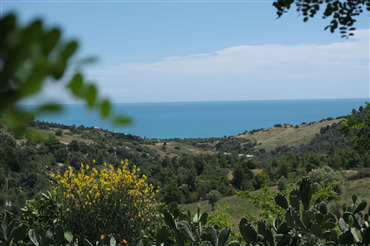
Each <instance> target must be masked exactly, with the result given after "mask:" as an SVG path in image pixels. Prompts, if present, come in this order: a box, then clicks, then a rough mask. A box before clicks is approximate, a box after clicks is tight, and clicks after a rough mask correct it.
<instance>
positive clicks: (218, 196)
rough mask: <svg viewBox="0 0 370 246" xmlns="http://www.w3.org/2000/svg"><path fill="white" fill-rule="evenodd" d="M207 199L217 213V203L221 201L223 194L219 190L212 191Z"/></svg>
mask: <svg viewBox="0 0 370 246" xmlns="http://www.w3.org/2000/svg"><path fill="white" fill-rule="evenodd" d="M207 199H208V201H209V204H211V205H212V211H215V203H216V202H218V201H219V200H220V199H221V193H220V192H218V191H217V190H211V191H210V192H209V193H208V194H207Z"/></svg>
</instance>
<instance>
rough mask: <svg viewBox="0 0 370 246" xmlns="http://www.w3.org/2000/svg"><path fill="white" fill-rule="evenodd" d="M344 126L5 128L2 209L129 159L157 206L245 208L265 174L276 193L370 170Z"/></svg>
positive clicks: (0, 130)
mask: <svg viewBox="0 0 370 246" xmlns="http://www.w3.org/2000/svg"><path fill="white" fill-rule="evenodd" d="M339 121H340V120H339V119H335V120H334V119H330V118H329V119H326V120H321V121H320V122H311V123H309V124H301V125H299V126H292V127H290V125H289V126H287V127H285V126H281V127H278V126H276V127H274V128H270V129H260V130H253V131H251V132H249V133H245V134H239V135H238V136H224V137H212V138H189V139H179V138H173V139H161V140H158V139H147V138H141V137H139V136H135V135H131V134H127V135H126V134H124V133H116V132H114V131H109V130H105V129H98V128H94V127H84V126H75V125H72V126H66V125H62V124H58V123H48V122H38V121H32V122H29V127H28V128H27V131H26V134H25V135H24V136H23V137H15V136H14V135H12V134H11V133H10V132H8V131H7V126H6V124H4V123H2V122H1V121H0V189H1V190H3V187H7V193H4V192H0V206H2V204H4V203H5V200H7V201H8V203H9V202H10V203H11V204H13V205H16V206H18V207H22V206H23V205H24V201H25V200H29V199H32V198H38V197H40V193H41V192H43V191H45V190H46V189H48V186H47V185H45V184H46V183H47V182H48V180H49V175H50V173H58V172H59V173H64V172H65V170H66V169H67V168H68V166H71V167H72V168H74V169H76V170H78V169H79V168H80V164H81V163H83V164H87V165H89V166H90V167H94V168H96V169H103V168H105V167H104V163H108V164H112V166H113V167H115V168H117V167H119V166H120V165H121V161H122V160H126V159H127V160H128V163H129V166H128V168H130V169H132V168H134V166H136V167H138V168H140V170H141V171H140V175H145V176H146V177H148V182H149V183H151V184H153V185H154V186H155V187H157V186H159V187H161V188H160V191H159V194H158V197H157V198H158V200H160V201H162V202H165V203H169V202H172V201H176V202H178V203H182V204H189V203H194V202H197V201H202V200H204V199H205V198H206V194H207V193H209V192H210V191H211V190H217V191H219V192H220V193H221V195H222V197H228V198H225V199H226V200H228V201H230V203H233V204H234V205H235V206H236V205H237V204H242V203H240V202H239V201H233V198H232V195H233V194H234V192H233V191H234V189H237V190H258V189H260V187H261V182H262V180H261V177H262V176H261V173H264V174H266V175H267V176H268V177H269V180H268V185H269V186H274V185H276V184H277V182H278V181H279V179H280V178H281V177H283V176H284V177H285V178H286V179H287V180H289V181H295V180H297V179H299V178H301V177H302V176H304V175H306V174H307V173H308V172H310V171H311V170H312V169H315V168H319V167H323V166H331V167H333V168H334V169H337V170H338V169H348V170H353V169H360V168H364V167H369V166H370V163H368V160H370V153H369V154H366V155H360V154H359V153H358V152H357V151H356V150H353V149H352V148H351V146H352V145H353V142H352V141H351V140H350V139H349V138H348V137H345V136H340V134H339V131H340V127H341V126H340V125H339V124H337V123H338V122H339ZM7 182H8V183H7ZM6 183H7V186H6V185H5V184H6ZM230 196H231V197H230ZM5 197H6V198H5ZM243 206H245V204H243ZM250 209H251V208H249V207H247V210H250ZM14 211H15V210H14ZM235 211H238V209H236V210H235ZM241 211H242V210H241ZM243 211H244V210H243ZM236 213H237V214H239V215H238V216H241V215H242V212H236Z"/></svg>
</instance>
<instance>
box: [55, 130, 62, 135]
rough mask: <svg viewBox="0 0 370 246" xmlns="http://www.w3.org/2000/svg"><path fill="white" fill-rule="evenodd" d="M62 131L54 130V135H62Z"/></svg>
mask: <svg viewBox="0 0 370 246" xmlns="http://www.w3.org/2000/svg"><path fill="white" fill-rule="evenodd" d="M62 134H63V131H62V130H61V129H58V130H56V131H55V136H62Z"/></svg>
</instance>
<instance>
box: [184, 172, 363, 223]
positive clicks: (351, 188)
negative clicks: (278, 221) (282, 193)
mask: <svg viewBox="0 0 370 246" xmlns="http://www.w3.org/2000/svg"><path fill="white" fill-rule="evenodd" d="M345 186H346V190H345V193H344V194H343V195H342V196H341V200H339V201H333V202H331V203H330V204H329V209H330V210H331V211H333V210H334V209H336V208H337V207H338V206H341V205H342V204H343V203H346V204H351V203H352V194H354V193H356V194H357V195H358V200H359V201H361V200H366V201H367V203H368V206H369V205H370V189H368V187H369V186H370V178H365V179H359V180H349V181H346V184H345ZM270 190H272V191H277V187H276V186H272V187H270ZM256 192H260V191H252V193H256ZM198 204H199V205H200V207H201V208H202V211H203V212H207V213H213V212H212V207H211V205H210V204H209V202H208V201H201V202H195V203H190V204H186V205H184V206H183V209H184V210H185V211H186V210H190V212H191V213H196V211H197V208H198ZM218 204H219V205H220V206H221V207H224V205H225V204H229V206H230V208H229V210H228V213H229V214H230V215H231V216H232V217H231V219H232V221H233V222H234V223H236V224H237V223H239V220H240V219H241V218H242V217H243V215H244V214H253V215H256V216H258V211H259V210H258V209H257V208H255V207H254V206H253V205H251V204H250V203H249V202H248V200H247V199H242V198H239V197H237V196H236V195H234V196H229V197H223V198H221V200H220V201H219V202H218Z"/></svg>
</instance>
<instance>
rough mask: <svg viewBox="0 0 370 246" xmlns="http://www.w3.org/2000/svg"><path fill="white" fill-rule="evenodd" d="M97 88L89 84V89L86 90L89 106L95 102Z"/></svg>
mask: <svg viewBox="0 0 370 246" xmlns="http://www.w3.org/2000/svg"><path fill="white" fill-rule="evenodd" d="M96 94H97V90H96V87H95V85H90V86H89V89H88V90H87V95H86V100H87V103H88V104H89V106H90V107H92V106H93V105H94V103H95V99H96Z"/></svg>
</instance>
